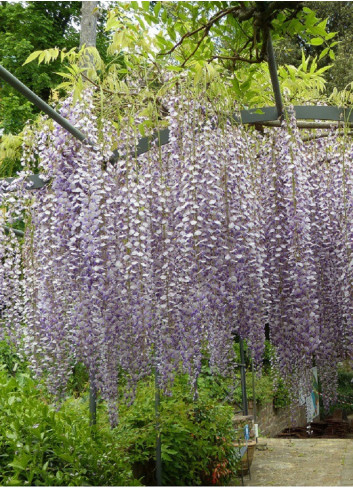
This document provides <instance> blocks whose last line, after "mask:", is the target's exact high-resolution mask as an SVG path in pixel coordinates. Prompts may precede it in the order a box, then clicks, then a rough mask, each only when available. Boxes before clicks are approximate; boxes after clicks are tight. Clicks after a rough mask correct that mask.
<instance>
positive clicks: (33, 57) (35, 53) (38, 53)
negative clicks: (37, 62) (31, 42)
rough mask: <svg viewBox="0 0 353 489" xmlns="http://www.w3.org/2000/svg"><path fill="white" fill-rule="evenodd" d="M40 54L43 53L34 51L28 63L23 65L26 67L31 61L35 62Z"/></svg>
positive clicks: (27, 60)
mask: <svg viewBox="0 0 353 489" xmlns="http://www.w3.org/2000/svg"><path fill="white" fill-rule="evenodd" d="M40 53H42V51H34V52H33V53H31V54H30V55H29V56H28V58H27V59H26V61H25V62H24V63H23V65H22V66H24V65H26V64H27V63H30V62H31V61H33V60H34V59H36V58H38V56H39V55H40Z"/></svg>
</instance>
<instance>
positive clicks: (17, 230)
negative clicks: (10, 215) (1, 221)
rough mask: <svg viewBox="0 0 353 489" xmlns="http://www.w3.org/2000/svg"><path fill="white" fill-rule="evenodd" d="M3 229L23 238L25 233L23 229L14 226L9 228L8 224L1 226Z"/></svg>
mask: <svg viewBox="0 0 353 489" xmlns="http://www.w3.org/2000/svg"><path fill="white" fill-rule="evenodd" d="M3 227H4V229H5V231H13V232H14V233H15V234H16V236H20V237H21V238H23V236H24V235H25V233H24V232H23V231H20V230H19V229H15V228H9V227H8V226H3Z"/></svg>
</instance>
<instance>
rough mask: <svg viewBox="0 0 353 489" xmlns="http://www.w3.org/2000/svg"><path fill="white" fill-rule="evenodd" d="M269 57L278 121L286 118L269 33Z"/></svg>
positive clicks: (269, 34)
mask: <svg viewBox="0 0 353 489" xmlns="http://www.w3.org/2000/svg"><path fill="white" fill-rule="evenodd" d="M267 55H268V68H269V70H270V76H271V82H272V87H273V93H274V96H275V102H276V107H277V117H278V119H281V120H282V119H283V117H284V108H283V102H282V96H281V89H280V86H279V79H278V74H277V63H276V58H275V53H274V51H273V44H272V39H271V33H270V32H269V33H268V40H267Z"/></svg>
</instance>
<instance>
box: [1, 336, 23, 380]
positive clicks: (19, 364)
mask: <svg viewBox="0 0 353 489" xmlns="http://www.w3.org/2000/svg"><path fill="white" fill-rule="evenodd" d="M0 366H3V367H4V368H5V369H6V370H7V372H8V373H9V374H11V375H15V373H16V372H24V371H25V370H26V369H27V363H26V362H25V361H24V360H22V359H21V358H20V357H19V355H18V354H17V353H16V351H15V349H14V347H13V346H11V345H10V343H8V342H7V341H5V340H2V341H0Z"/></svg>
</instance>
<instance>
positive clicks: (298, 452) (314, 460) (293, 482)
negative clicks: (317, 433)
mask: <svg viewBox="0 0 353 489" xmlns="http://www.w3.org/2000/svg"><path fill="white" fill-rule="evenodd" d="M264 444H267V450H261V451H260V450H255V455H254V460H253V463H252V466H251V480H249V476H245V477H244V485H246V486H353V439H332V438H325V439H322V438H319V439H317V438H316V439H303V440H301V439H280V438H263V439H260V440H259V446H260V447H261V446H263V445H264Z"/></svg>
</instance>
